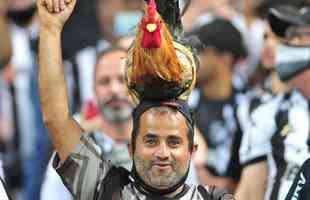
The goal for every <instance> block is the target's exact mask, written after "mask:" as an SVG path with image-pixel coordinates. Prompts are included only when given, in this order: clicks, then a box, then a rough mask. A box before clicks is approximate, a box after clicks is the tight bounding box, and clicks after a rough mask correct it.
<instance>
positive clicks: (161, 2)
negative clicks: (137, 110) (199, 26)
mask: <svg viewBox="0 0 310 200" xmlns="http://www.w3.org/2000/svg"><path fill="white" fill-rule="evenodd" d="M196 61H197V59H196V57H195V54H194V53H193V49H192V47H191V46H190V45H187V43H186V42H184V38H183V29H182V23H181V14H180V9H179V2H178V0H156V1H155V0H148V2H147V4H146V6H145V10H144V16H143V17H142V19H141V22H140V23H139V25H138V32H137V35H136V38H135V40H134V42H133V44H132V45H131V47H130V48H129V52H128V56H127V59H126V76H125V77H126V83H127V87H128V89H129V93H130V95H131V97H132V98H133V99H134V101H135V102H136V103H138V102H139V101H141V100H159V101H161V100H170V99H176V100H187V99H188V97H189V95H190V93H191V91H192V89H193V87H194V85H195V82H196V69H197V62H196Z"/></svg>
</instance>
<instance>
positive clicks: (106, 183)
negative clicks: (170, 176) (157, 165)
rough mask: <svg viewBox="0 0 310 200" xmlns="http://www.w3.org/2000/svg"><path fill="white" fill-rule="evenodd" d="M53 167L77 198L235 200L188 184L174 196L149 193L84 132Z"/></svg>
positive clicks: (222, 193)
mask: <svg viewBox="0 0 310 200" xmlns="http://www.w3.org/2000/svg"><path fill="white" fill-rule="evenodd" d="M53 166H54V167H56V170H57V172H58V174H59V175H60V176H61V177H62V180H63V181H64V183H65V185H66V186H67V188H69V190H70V191H71V193H72V195H73V196H74V198H75V199H79V200H102V199H108V200H110V199H119V200H144V199H154V200H155V199H160V200H173V199H179V200H234V197H233V196H232V195H230V194H229V193H227V192H226V191H222V190H219V189H218V188H215V187H209V186H204V187H203V186H197V185H187V184H185V186H184V189H183V190H182V191H181V192H179V193H178V194H177V195H176V196H175V197H173V198H168V197H167V198H166V197H163V196H159V195H154V194H152V193H148V192H146V191H145V190H143V189H141V188H140V187H139V183H138V182H137V181H135V178H134V176H132V174H131V172H130V171H128V170H126V169H125V168H122V167H116V166H113V165H112V164H111V163H110V162H109V161H108V160H106V159H105V156H104V155H103V153H102V149H101V148H100V147H99V146H98V145H97V144H96V143H95V141H94V139H93V138H91V137H89V135H87V134H85V135H83V136H82V137H81V142H80V144H79V145H77V147H76V148H75V150H74V151H73V152H72V153H71V154H70V155H69V156H68V158H67V159H66V160H65V161H64V162H63V163H62V164H60V162H59V157H58V155H57V156H56V157H55V159H54V162H53Z"/></svg>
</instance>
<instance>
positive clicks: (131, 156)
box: [127, 142, 133, 158]
mask: <svg viewBox="0 0 310 200" xmlns="http://www.w3.org/2000/svg"><path fill="white" fill-rule="evenodd" d="M127 147H128V152H129V156H130V158H133V149H132V144H131V142H130V143H129V144H128V146H127Z"/></svg>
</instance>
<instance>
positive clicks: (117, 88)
mask: <svg viewBox="0 0 310 200" xmlns="http://www.w3.org/2000/svg"><path fill="white" fill-rule="evenodd" d="M123 87H124V85H123V84H121V83H120V82H119V81H118V80H113V81H112V83H111V91H112V92H113V93H114V94H119V93H120V92H122V89H123Z"/></svg>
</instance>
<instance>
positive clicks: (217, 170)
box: [190, 18, 247, 191]
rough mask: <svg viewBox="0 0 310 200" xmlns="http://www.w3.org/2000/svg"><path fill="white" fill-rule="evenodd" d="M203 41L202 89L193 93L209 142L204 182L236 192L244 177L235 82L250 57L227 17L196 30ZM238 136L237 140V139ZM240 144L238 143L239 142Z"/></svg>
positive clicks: (194, 103) (200, 86)
mask: <svg viewBox="0 0 310 200" xmlns="http://www.w3.org/2000/svg"><path fill="white" fill-rule="evenodd" d="M194 34H195V35H197V37H198V38H199V40H200V41H201V46H200V47H199V45H198V46H197V49H198V52H199V54H198V55H199V58H200V71H199V73H198V74H199V75H198V89H197V90H196V93H194V95H192V99H190V100H191V101H190V102H191V105H192V106H193V107H194V108H195V113H196V119H197V126H198V128H199V130H200V131H201V132H202V133H203V136H204V139H205V140H206V143H207V145H208V155H207V156H206V159H207V160H206V163H205V165H204V166H201V167H200V168H199V169H200V170H199V172H200V173H201V175H200V177H202V178H203V179H204V180H203V182H204V183H208V184H214V185H218V186H221V187H225V188H228V189H230V190H231V191H234V189H235V187H236V185H237V184H238V181H239V178H240V173H241V172H240V170H241V169H240V167H239V158H238V153H237V152H238V149H239V148H236V149H234V146H235V145H234V142H235V141H236V142H237V143H240V139H239V138H240V137H241V135H240V134H239V133H240V132H239V130H240V129H239V128H238V127H239V125H238V121H237V119H236V113H235V111H236V108H237V104H238V100H237V96H238V92H237V91H236V89H235V87H234V84H233V72H234V67H235V65H236V63H238V62H239V61H240V60H241V59H243V58H246V56H247V50H246V47H245V45H244V43H243V38H242V35H241V33H240V32H239V31H238V29H237V28H235V26H234V25H233V24H232V23H231V22H229V21H228V20H226V19H223V18H215V19H214V20H212V21H210V22H209V23H207V24H206V25H204V26H202V27H200V28H199V29H198V30H196V31H194ZM235 139H236V140H235ZM237 146H238V145H237Z"/></svg>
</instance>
